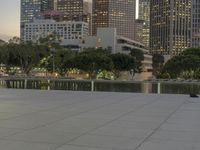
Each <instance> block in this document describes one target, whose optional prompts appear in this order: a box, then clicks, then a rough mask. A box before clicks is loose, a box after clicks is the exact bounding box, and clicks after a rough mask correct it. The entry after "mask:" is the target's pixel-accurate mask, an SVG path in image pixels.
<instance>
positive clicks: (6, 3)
mask: <svg viewBox="0 0 200 150" xmlns="http://www.w3.org/2000/svg"><path fill="white" fill-rule="evenodd" d="M90 1H91V0H90ZM19 22H20V0H1V1H0V39H3V40H8V39H10V38H11V37H13V36H19Z"/></svg>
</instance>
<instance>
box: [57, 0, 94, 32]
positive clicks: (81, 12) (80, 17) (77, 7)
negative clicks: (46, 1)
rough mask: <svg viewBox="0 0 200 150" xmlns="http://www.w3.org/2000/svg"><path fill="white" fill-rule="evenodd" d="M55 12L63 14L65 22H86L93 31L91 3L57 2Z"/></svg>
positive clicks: (81, 1)
mask: <svg viewBox="0 0 200 150" xmlns="http://www.w3.org/2000/svg"><path fill="white" fill-rule="evenodd" d="M54 3H55V10H57V11H58V12H60V13H62V14H63V20H65V21H84V22H87V23H88V24H89V27H90V30H91V23H92V22H91V16H92V15H91V14H92V12H91V8H90V7H91V6H90V5H91V3H90V2H88V1H86V0H55V2H54Z"/></svg>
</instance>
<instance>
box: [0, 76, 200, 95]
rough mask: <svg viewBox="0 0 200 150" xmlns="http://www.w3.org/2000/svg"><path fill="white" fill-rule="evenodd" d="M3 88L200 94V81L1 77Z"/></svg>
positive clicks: (0, 82) (0, 84) (0, 81)
mask: <svg viewBox="0 0 200 150" xmlns="http://www.w3.org/2000/svg"><path fill="white" fill-rule="evenodd" d="M0 86H1V87H2V88H15V89H41V90H70V91H104V92H133V93H161V94H162V93H163V94H164V93H167V94H189V93H197V94H200V82H192V83H190V82H188V83H183V82H131V81H107V80H105V81H103V80H102V81H101V80H95V81H94V84H93V85H92V82H91V81H90V80H66V79H60V80H59V79H45V78H44V79H1V80H0Z"/></svg>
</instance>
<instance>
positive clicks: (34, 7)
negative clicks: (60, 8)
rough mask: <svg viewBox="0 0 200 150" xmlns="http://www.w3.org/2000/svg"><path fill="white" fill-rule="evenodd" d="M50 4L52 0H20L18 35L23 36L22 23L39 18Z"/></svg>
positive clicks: (49, 7)
mask: <svg viewBox="0 0 200 150" xmlns="http://www.w3.org/2000/svg"><path fill="white" fill-rule="evenodd" d="M52 5H53V0H21V16H20V37H24V36H23V34H24V31H23V30H24V24H25V23H30V22H32V21H33V20H34V19H35V18H39V17H40V16H41V14H42V12H44V11H47V10H50V9H52V8H53V6H52ZM22 40H23V39H22Z"/></svg>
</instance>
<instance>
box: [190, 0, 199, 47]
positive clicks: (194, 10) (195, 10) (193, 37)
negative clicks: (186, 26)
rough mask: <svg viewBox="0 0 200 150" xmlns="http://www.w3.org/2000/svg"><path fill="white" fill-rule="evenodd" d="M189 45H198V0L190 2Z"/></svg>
mask: <svg viewBox="0 0 200 150" xmlns="http://www.w3.org/2000/svg"><path fill="white" fill-rule="evenodd" d="M191 26H192V32H191V34H192V35H191V47H200V1H199V0H193V4H192V25H191Z"/></svg>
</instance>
